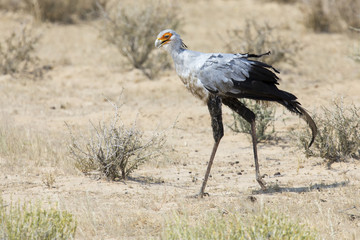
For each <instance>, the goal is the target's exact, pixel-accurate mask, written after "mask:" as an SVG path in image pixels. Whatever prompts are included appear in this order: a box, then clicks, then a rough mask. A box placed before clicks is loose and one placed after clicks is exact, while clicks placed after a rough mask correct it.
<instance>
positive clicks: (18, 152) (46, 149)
mask: <svg viewBox="0 0 360 240" xmlns="http://www.w3.org/2000/svg"><path fill="white" fill-rule="evenodd" d="M65 153H66V146H65V145H64V144H63V143H62V142H60V140H59V139H56V138H54V137H53V136H51V137H50V136H48V135H43V134H39V133H37V132H34V131H33V130H30V129H26V128H24V127H14V126H13V125H12V124H10V123H9V122H8V121H6V120H2V121H1V127H0V156H1V157H2V158H3V160H4V162H2V164H1V165H2V168H3V169H6V172H7V173H11V172H17V171H20V170H21V171H24V172H34V171H35V172H37V170H36V169H39V168H41V167H57V168H58V169H63V170H64V171H68V170H69V168H70V167H69V165H68V160H67V157H66V154H65Z"/></svg>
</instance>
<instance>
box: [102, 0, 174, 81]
mask: <svg viewBox="0 0 360 240" xmlns="http://www.w3.org/2000/svg"><path fill="white" fill-rule="evenodd" d="M102 12H103V15H104V24H103V29H102V31H101V35H102V37H104V38H105V39H106V40H107V41H108V42H109V43H110V44H113V45H115V46H116V47H117V49H118V50H119V52H120V53H121V55H123V56H124V57H125V58H126V59H127V60H128V62H129V63H130V64H131V66H133V67H134V68H137V69H140V70H141V71H142V72H143V73H144V74H145V76H147V77H148V78H149V79H153V78H154V77H155V76H157V75H158V73H159V71H161V70H163V69H165V68H169V67H170V65H169V64H168V63H167V62H169V61H166V59H167V57H166V54H165V53H163V52H161V51H157V52H156V53H154V52H153V51H154V50H155V47H154V41H155V37H156V35H157V34H158V33H159V32H160V31H161V30H164V29H166V28H172V29H177V28H178V26H179V23H180V18H179V16H178V8H177V6H176V5H175V4H174V3H172V2H170V3H169V2H165V1H154V0H152V1H142V2H141V3H139V2H136V5H134V3H132V4H129V5H126V6H125V5H123V4H121V3H119V5H118V6H116V7H114V8H113V9H112V11H109V12H107V11H105V10H104V9H102Z"/></svg>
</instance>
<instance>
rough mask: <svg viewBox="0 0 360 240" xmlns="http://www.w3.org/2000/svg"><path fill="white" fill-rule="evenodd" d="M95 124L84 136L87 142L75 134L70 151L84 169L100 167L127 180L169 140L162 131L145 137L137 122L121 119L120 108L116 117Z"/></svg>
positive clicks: (82, 169) (99, 169)
mask: <svg viewBox="0 0 360 240" xmlns="http://www.w3.org/2000/svg"><path fill="white" fill-rule="evenodd" d="M92 127H93V131H92V133H91V138H90V139H89V140H84V139H82V140H83V142H84V141H85V143H82V142H79V141H78V140H77V139H76V138H75V137H74V136H73V135H71V136H72V139H71V145H70V153H71V156H72V158H73V159H74V160H75V166H76V167H77V168H78V169H79V170H80V171H82V172H83V173H88V172H90V171H94V170H95V171H100V172H101V173H102V174H104V175H105V176H106V177H107V179H109V180H115V179H116V178H120V179H124V180H125V179H126V178H127V177H128V176H129V175H130V174H131V173H132V172H133V171H134V170H136V169H137V168H138V167H139V166H140V165H142V164H144V163H145V162H147V161H149V160H150V159H153V158H155V157H157V156H159V154H160V152H161V149H162V147H163V144H164V142H165V138H164V136H162V135H161V134H159V133H154V134H153V135H152V136H151V137H150V138H149V139H147V140H146V139H144V135H143V132H142V131H140V130H139V129H138V128H137V126H136V123H133V125H132V126H131V127H126V126H124V125H123V124H121V123H119V113H118V109H117V108H116V113H115V117H114V119H113V121H111V122H99V124H98V125H94V124H92Z"/></svg>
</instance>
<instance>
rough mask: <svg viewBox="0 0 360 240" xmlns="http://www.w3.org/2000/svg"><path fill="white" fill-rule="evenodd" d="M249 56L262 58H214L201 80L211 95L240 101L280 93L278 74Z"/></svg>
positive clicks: (234, 56)
mask: <svg viewBox="0 0 360 240" xmlns="http://www.w3.org/2000/svg"><path fill="white" fill-rule="evenodd" d="M249 56H250V57H257V56H261V55H254V54H211V55H210V56H209V57H208V59H207V60H206V61H205V62H204V64H203V65H202V66H201V68H200V71H199V75H198V76H199V79H200V80H201V82H202V84H203V85H204V87H205V88H206V89H207V90H208V91H210V92H213V93H219V94H224V95H233V96H238V97H242V96H243V97H248V95H251V94H256V95H262V94H263V95H268V94H270V93H272V92H274V90H275V89H276V90H278V89H277V88H276V86H275V85H276V84H278V79H279V78H278V77H277V75H276V72H278V71H277V70H276V69H274V68H273V67H272V66H270V65H268V64H266V63H263V62H259V61H255V60H250V59H248V57H249ZM254 98H256V97H255V96H254Z"/></svg>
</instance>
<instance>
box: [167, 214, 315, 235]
mask: <svg viewBox="0 0 360 240" xmlns="http://www.w3.org/2000/svg"><path fill="white" fill-rule="evenodd" d="M316 238H317V237H316V234H315V233H314V232H313V231H311V230H310V229H309V228H307V227H305V226H303V225H301V224H299V223H296V222H295V223H294V222H292V221H290V220H289V219H288V218H286V217H285V216H282V215H280V214H277V213H274V212H271V211H264V212H261V213H259V214H256V215H250V214H247V215H245V216H242V215H240V214H239V213H235V214H227V215H223V214H220V213H218V214H206V215H205V216H204V217H203V219H201V218H200V219H199V218H198V219H196V222H192V221H191V219H189V218H188V217H184V216H179V215H175V218H174V220H173V221H172V222H171V223H168V224H167V226H166V228H165V230H164V232H163V234H162V236H161V239H204V240H210V239H213V240H215V239H216V240H221V239H227V240H231V239H234V240H241V239H247V240H248V239H254V240H255V239H256V240H257V239H316Z"/></svg>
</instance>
